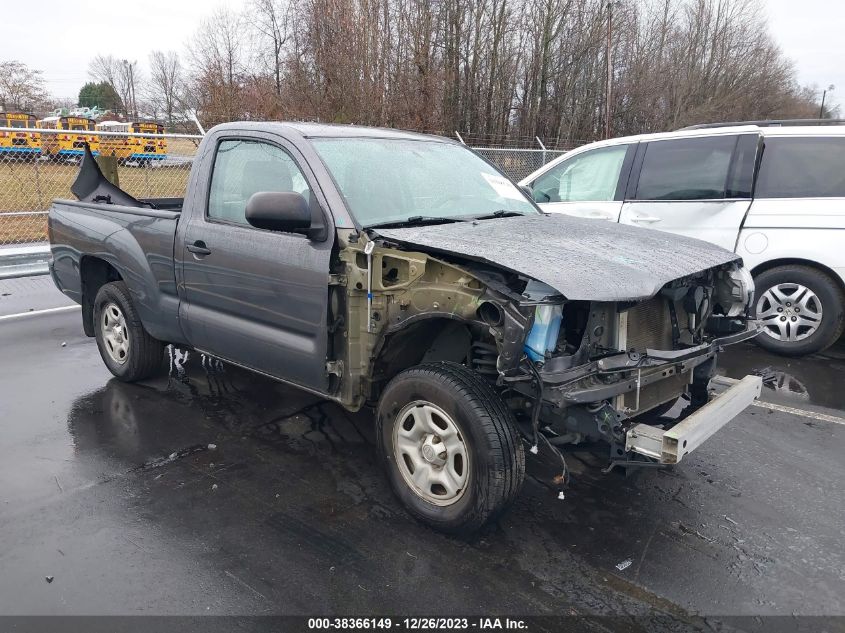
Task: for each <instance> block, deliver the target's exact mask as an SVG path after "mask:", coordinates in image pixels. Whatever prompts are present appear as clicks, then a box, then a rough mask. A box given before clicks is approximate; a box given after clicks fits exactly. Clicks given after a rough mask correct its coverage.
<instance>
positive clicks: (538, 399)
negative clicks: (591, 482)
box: [489, 263, 759, 464]
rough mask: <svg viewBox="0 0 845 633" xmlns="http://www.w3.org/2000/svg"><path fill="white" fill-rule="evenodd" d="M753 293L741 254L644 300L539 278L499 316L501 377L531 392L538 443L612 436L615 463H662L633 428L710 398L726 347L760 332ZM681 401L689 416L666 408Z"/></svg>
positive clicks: (529, 429) (667, 422)
mask: <svg viewBox="0 0 845 633" xmlns="http://www.w3.org/2000/svg"><path fill="white" fill-rule="evenodd" d="M753 293H754V287H753V281H752V280H751V276H750V275H749V274H748V272H747V271H746V270H745V269H744V268H742V267H741V266H740V265H738V264H734V263H730V264H725V265H723V266H720V267H717V268H714V269H710V270H706V271H703V272H701V273H698V274H695V275H690V276H687V277H684V278H682V279H677V280H674V281H672V282H670V283H668V284H666V285H665V286H663V288H661V289H660V291H659V292H658V293H657V294H656V295H655V296H654V297H651V298H650V299H647V300H644V301H639V302H600V301H594V302H585V301H567V300H566V299H565V298H564V297H562V296H561V295H560V294H558V293H556V292H555V291H554V290H553V289H552V288H550V287H548V286H545V285H544V284H539V283H536V282H529V283H528V284H527V285H526V288H525V290H524V291H523V293H522V296H521V298H520V300H519V301H518V302H513V303H511V304H510V305H508V306H507V307H506V308H504V309H502V310H501V311H500V313H498V312H497V313H496V315H497V316H498V318H497V319H491V320H490V321H491V328H490V330H491V333H493V334H494V336H495V338H496V341H497V346H498V349H499V352H500V353H499V356H498V358H497V371H498V380H497V381H498V384H500V385H502V386H503V387H505V388H507V389H508V390H509V391H510V392H511V393H512V394H519V397H521V398H522V399H523V403H522V407H521V409H522V412H523V413H524V415H523V416H522V418H523V424H524V426H525V431H526V434H527V435H528V437H529V438H531V441H532V442H533V444H534V446H536V447H542V445H543V444H548V445H549V446H556V447H560V446H563V445H567V444H579V443H582V442H596V441H604V442H606V443H607V444H608V445H609V446H610V458H611V460H612V463H625V464H629V463H634V462H638V463H642V462H652V461H658V462H661V461H663V460H661V459H660V457H658V458H656V460H655V459H654V456H653V455H652V454H650V453H647V452H644V451H641V450H639V448H640V447H639V445H638V444H637V443H636V442H634V443H633V444H632V443H631V442H630V441H628V433H629V431H630V430H631V429H633V428H634V427H635V426H637V425H638V424H642V420H643V419H648V420H650V421H653V420H655V419H659V422H656V424H658V427H656V428H660V429H663V430H668V429H669V428H671V427H672V425H674V424H677V423H679V422H680V420H681V419H683V418H686V417H688V416H690V415H692V414H693V413H694V412H695V411H697V410H699V409H701V408H702V407H705V405H707V403H708V402H709V400H710V399H711V393H710V391H709V387H710V383H711V379H712V378H713V377H714V375H715V367H716V356H717V354H718V353H719V352H720V351H721V350H722V349H723V348H724V347H725V346H728V345H732V344H735V343H739V342H741V341H745V340H749V339H751V338H752V337H754V336H756V334H757V333H758V328H757V324H756V322H754V321H753V320H751V319H750V318H749V313H748V308H749V306H750V305H751V303H752V299H753ZM489 311H490V312H491V313H492V312H494V311H493V309H492V308H490V309H489ZM752 391H753V390H752ZM747 393H748V394H750V393H751V391H748V392H747ZM757 393H758V394H759V391H758V392H757ZM753 397H756V396H751V400H753ZM739 403H740V401H739V400H736V398H734V405H735V406H734V408H736V406H737V405H738V404H739ZM747 404H750V400H749V401H748V402H745V404H744V405H743V406H742V407H741V408H744V407H745V406H747ZM673 408H674V409H675V412H676V413H677V412H678V411H679V410H681V409H682V412H681V414H680V416H676V417H675V418H674V419H670V418H661V417H659V416H661V415H662V414H665V413H667V412H668V411H669V410H670V409H673ZM740 410H741V409H740ZM734 415H735V413H734ZM723 418H724V412H723V413H722V415H721V418H720V420H721V419H723ZM641 430H643V429H641ZM663 463H670V462H669V461H663Z"/></svg>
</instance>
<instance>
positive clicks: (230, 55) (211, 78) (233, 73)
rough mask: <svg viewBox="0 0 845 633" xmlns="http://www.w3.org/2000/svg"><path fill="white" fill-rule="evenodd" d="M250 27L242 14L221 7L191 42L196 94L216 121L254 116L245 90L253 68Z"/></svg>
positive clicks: (193, 82) (198, 104)
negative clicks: (250, 53) (249, 35)
mask: <svg viewBox="0 0 845 633" xmlns="http://www.w3.org/2000/svg"><path fill="white" fill-rule="evenodd" d="M247 29H248V25H247V23H246V22H245V20H244V18H243V16H242V15H241V14H239V13H235V12H233V11H231V10H229V9H225V8H220V9H217V10H216V11H215V12H214V13H213V14H212V16H211V17H210V18H208V19H207V20H205V21H204V22H203V23H202V25H201V26H200V28H199V29H198V30H197V32H196V33H195V34H194V37H193V38H192V39H191V41H190V43H189V45H188V53H189V57H190V60H191V67H192V72H193V77H192V79H193V81H192V82H191V86H192V88H191V91H192V96H193V99H194V101H195V102H196V103H197V106H198V108H199V109H200V110H201V111H203V112H204V113H205V114H206V116H208V117H209V118H210V119H211V121H212V122H218V121H221V120H222V121H227V120H232V119H237V118H243V117H246V116H251V115H250V114H249V108H248V104H247V102H246V100H245V99H244V96H245V95H244V93H243V88H244V86H245V84H246V82H247V80H248V78H249V70H250V68H249V66H248V58H249V51H248V49H247V37H246V34H247Z"/></svg>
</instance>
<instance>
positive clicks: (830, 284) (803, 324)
mask: <svg viewBox="0 0 845 633" xmlns="http://www.w3.org/2000/svg"><path fill="white" fill-rule="evenodd" d="M754 282H755V286H756V288H757V292H756V299H755V304H754V309H755V315H756V317H757V319H759V320H760V323H761V324H762V326H763V332H762V333H761V334H760V335H759V336H757V338H756V339H755V341H756V342H757V343H758V344H759V345H760V347H763V348H765V349H767V350H769V351H771V352H775V353H776V354H783V355H785V356H803V355H805V354H814V353H816V352H820V351H822V350H825V349H827V348H828V347H830V346H831V345H832V344H833V343H835V342H836V340H837V339H838V338H839V337H840V336H841V335H842V332H843V328H845V318H843V316H844V315H843V310H845V298H843V293H842V290H841V288H840V286H839V285H838V284H837V283H836V281H834V280H833V279H832V278H831V277H830V276H829V275H827V274H825V273H823V272H822V271H820V270H817V269H815V268H811V267H809V266H778V267H777V268H772V269H770V270H767V271H765V272H763V273H761V274H760V275H758V276H757V277H756V278H755V280H754Z"/></svg>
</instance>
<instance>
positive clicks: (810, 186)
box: [754, 136, 845, 198]
mask: <svg viewBox="0 0 845 633" xmlns="http://www.w3.org/2000/svg"><path fill="white" fill-rule="evenodd" d="M754 196H755V197H756V198H840V197H845V137H841V136H840V137H833V138H830V137H827V138H810V137H795V138H767V139H766V140H765V147H764V149H763V159H762V162H761V164H760V173H759V174H758V176H757V189H756V191H755V194H754Z"/></svg>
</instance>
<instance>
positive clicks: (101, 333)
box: [94, 281, 164, 382]
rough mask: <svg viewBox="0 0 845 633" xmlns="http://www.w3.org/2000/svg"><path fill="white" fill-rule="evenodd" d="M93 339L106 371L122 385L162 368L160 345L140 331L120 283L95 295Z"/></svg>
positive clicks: (136, 316) (130, 304)
mask: <svg viewBox="0 0 845 633" xmlns="http://www.w3.org/2000/svg"><path fill="white" fill-rule="evenodd" d="M94 336H95V338H96V339H97V348H98V349H99V350H100V356H101V357H102V358H103V362H104V363H105V364H106V367H108V368H109V371H110V372H111V373H112V374H114V375H115V376H116V377H117V378H119V379H120V380H122V381H124V382H134V381H136V380H143V379H144V378H149V377H150V376H152V375H153V374H155V373H157V372H158V371H159V370H160V369H161V367H162V360H163V357H164V345H163V344H162V342H161V341H159V340H157V339H155V338H153V337H152V336H150V335H149V334H148V333H147V331H146V330H145V329H144V326H143V324H142V323H141V319H140V318H139V316H138V312H137V310H135V306H134V305H133V304H132V297H131V296H130V294H129V288H127V287H126V284H125V283H123V282H122V281H113V282H110V283H107V284H104V285H103V286H102V287H101V288H100V290H99V291H98V292H97V296H96V298H95V299H94Z"/></svg>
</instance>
